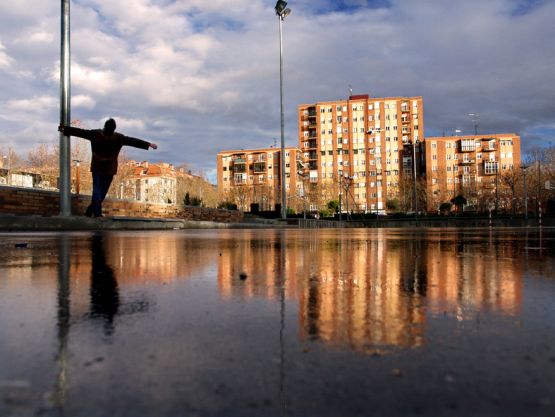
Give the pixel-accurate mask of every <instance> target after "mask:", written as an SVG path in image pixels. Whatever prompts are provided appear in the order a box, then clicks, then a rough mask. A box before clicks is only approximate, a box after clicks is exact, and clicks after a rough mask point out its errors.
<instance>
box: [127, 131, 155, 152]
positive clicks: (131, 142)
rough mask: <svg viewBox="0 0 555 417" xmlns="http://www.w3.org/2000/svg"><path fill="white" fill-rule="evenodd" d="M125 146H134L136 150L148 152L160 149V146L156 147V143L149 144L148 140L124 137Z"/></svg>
mask: <svg viewBox="0 0 555 417" xmlns="http://www.w3.org/2000/svg"><path fill="white" fill-rule="evenodd" d="M122 136H123V135H122ZM123 144H124V145H127V146H133V147H135V148H140V149H147V150H148V148H152V149H158V145H156V144H155V143H151V142H147V141H146V140H143V139H138V138H133V137H131V136H123Z"/></svg>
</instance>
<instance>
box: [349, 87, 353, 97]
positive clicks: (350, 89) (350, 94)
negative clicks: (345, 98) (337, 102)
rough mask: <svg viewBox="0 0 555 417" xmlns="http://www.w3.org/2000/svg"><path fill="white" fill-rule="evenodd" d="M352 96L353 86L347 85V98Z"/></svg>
mask: <svg viewBox="0 0 555 417" xmlns="http://www.w3.org/2000/svg"><path fill="white" fill-rule="evenodd" d="M352 95H353V86H352V85H351V84H349V97H351V96H352Z"/></svg>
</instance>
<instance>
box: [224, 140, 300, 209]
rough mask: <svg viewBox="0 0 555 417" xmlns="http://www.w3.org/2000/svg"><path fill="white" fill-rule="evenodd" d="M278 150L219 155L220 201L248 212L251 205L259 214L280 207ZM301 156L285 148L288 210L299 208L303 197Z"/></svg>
mask: <svg viewBox="0 0 555 417" xmlns="http://www.w3.org/2000/svg"><path fill="white" fill-rule="evenodd" d="M280 154H281V149H279V148H266V149H248V150H244V149H241V150H229V151H222V152H220V153H218V157H217V158H218V164H217V177H218V192H219V193H220V195H221V196H222V198H227V199H228V200H231V201H234V202H236V203H237V205H238V206H239V208H240V209H242V210H250V205H251V204H252V203H255V204H258V207H259V209H260V210H262V211H267V210H274V209H275V208H276V204H281V175H280V172H281V161H280ZM300 163H301V153H300V151H299V149H297V148H285V190H286V200H287V206H288V207H295V208H296V207H297V206H299V205H300V204H299V200H302V196H303V191H304V189H303V181H302V178H301V176H300V174H302V169H299V168H300V166H299V164H300Z"/></svg>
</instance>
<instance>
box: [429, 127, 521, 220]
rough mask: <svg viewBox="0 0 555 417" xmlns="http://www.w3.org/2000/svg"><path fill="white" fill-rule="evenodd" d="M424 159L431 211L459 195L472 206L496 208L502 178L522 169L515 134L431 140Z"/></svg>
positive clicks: (432, 138)
mask: <svg viewBox="0 0 555 417" xmlns="http://www.w3.org/2000/svg"><path fill="white" fill-rule="evenodd" d="M424 155H425V167H426V169H425V172H426V176H425V178H426V197H427V202H428V210H429V211H433V210H437V208H438V207H439V205H440V204H441V203H443V202H448V201H450V200H451V199H452V198H453V197H454V196H456V195H459V194H460V195H463V196H464V197H465V198H466V199H467V201H468V204H469V205H471V206H479V205H480V204H481V205H484V204H486V205H488V207H485V208H493V207H494V206H495V205H497V204H498V202H497V199H498V195H499V191H500V187H502V185H501V183H500V180H499V177H500V176H501V175H504V174H506V173H507V172H511V171H513V170H515V169H518V167H519V166H520V137H519V136H518V135H516V134H513V133H509V134H495V135H472V136H447V137H428V138H426V140H425V141H424ZM496 196H497V197H496Z"/></svg>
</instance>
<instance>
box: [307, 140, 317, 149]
mask: <svg viewBox="0 0 555 417" xmlns="http://www.w3.org/2000/svg"><path fill="white" fill-rule="evenodd" d="M317 147H318V144H317V143H316V141H315V140H313V139H312V140H309V141H308V149H316V148H317Z"/></svg>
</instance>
